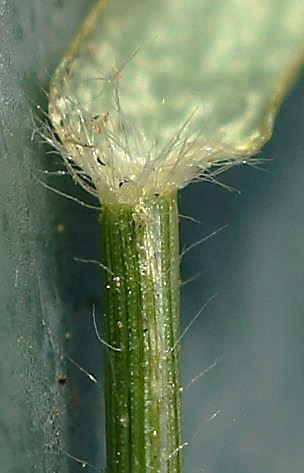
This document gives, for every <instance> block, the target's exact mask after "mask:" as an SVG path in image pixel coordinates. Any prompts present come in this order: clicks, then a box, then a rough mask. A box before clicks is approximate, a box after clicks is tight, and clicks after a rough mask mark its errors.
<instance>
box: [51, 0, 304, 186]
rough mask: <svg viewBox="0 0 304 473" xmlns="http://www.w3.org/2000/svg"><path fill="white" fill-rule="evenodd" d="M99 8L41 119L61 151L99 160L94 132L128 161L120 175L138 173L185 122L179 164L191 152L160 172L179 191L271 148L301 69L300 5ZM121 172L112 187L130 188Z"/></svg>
mask: <svg viewBox="0 0 304 473" xmlns="http://www.w3.org/2000/svg"><path fill="white" fill-rule="evenodd" d="M105 3H107V2H104V1H99V2H97V4H96V6H95V7H94V9H93V10H92V13H91V16H90V17H89V18H88V20H87V22H86V24H85V25H84V27H83V28H82V30H81V32H80V34H79V35H78V37H77V38H76V39H75V40H74V42H73V43H72V46H71V48H70V49H69V51H68V52H67V54H66V56H65V58H64V60H63V62H62V63H61V65H60V66H59V68H58V69H57V73H56V74H55V76H54V78H53V82H52V87H51V101H50V114H51V118H52V121H53V123H54V125H55V127H56V129H57V131H58V133H59V136H60V137H61V138H62V140H63V141H65V140H66V141H68V140H69V138H71V137H72V138H73V140H74V144H75V141H80V142H81V143H84V140H85V143H86V145H87V144H90V143H93V144H94V146H96V148H99V149H100V148H102V147H103V146H104V136H103V133H102V131H101V128H103V127H104V128H107V131H108V132H110V133H111V136H112V137H114V139H115V140H117V143H119V146H118V148H119V147H124V148H125V149H126V148H127V153H126V152H125V154H128V156H130V155H131V156H132V159H131V160H127V161H128V163H127V166H128V167H129V168H130V167H132V165H133V167H134V163H135V162H136V165H137V166H139V165H140V162H141V160H142V161H144V164H143V166H144V165H146V161H145V158H143V155H149V158H150V157H152V160H154V162H156V161H157V158H158V157H159V155H160V154H159V153H160V152H162V151H163V150H164V149H166V146H167V144H168V143H169V142H170V140H171V139H172V137H174V136H177V135H178V130H180V128H181V127H182V126H183V124H184V123H185V122H186V121H187V120H189V121H188V122H187V125H186V128H185V129H184V130H183V134H182V135H181V136H178V139H179V138H181V140H180V141H179V143H178V146H177V154H178V153H179V158H180V157H181V149H182V146H183V144H184V142H185V140H186V141H187V143H192V144H195V145H194V148H193V149H192V152H188V150H187V152H185V153H184V156H183V160H180V161H179V164H180V162H181V161H183V162H182V165H181V166H176V161H174V160H172V157H171V156H170V157H169V158H167V161H166V163H165V165H164V166H167V167H168V168H170V166H171V165H172V169H171V170H170V172H171V171H172V172H173V168H174V172H175V170H176V168H178V169H179V168H180V167H182V169H181V170H180V169H179V170H178V172H176V173H175V174H176V176H175V179H176V182H177V184H178V185H184V184H185V183H186V182H187V180H188V179H191V178H192V177H194V176H195V175H196V174H197V173H198V172H202V171H203V170H204V169H205V168H207V167H208V166H209V165H210V164H211V163H213V162H216V161H222V160H223V159H233V158H235V159H238V160H239V159H240V155H242V156H247V155H252V154H254V153H255V152H257V151H258V150H259V149H260V148H261V147H262V145H263V144H264V143H265V142H266V141H267V140H268V139H269V138H270V136H271V132H272V127H273V120H274V116H275V113H276V110H277V107H278V105H279V104H280V102H281V99H282V98H283V95H284V93H285V92H286V90H287V88H288V86H289V84H290V82H291V81H292V79H293V77H294V75H295V73H296V71H297V70H298V69H299V66H300V64H301V59H302V55H303V51H304V2H303V1H298V0H291V1H289V2H287V1H285V0H256V1H255V2H254V3H253V2H251V1H250V0H247V1H246V0H217V1H208V0H191V1H189V2H184V1H181V0H174V1H173V0H166V1H158V0H157V1H156V0H153V1H151V0H144V1H141V2H139V1H138V0H132V1H129V2H125V1H122V0H114V1H110V2H108V4H107V5H106V8H104V5H105ZM75 104H76V106H75ZM80 109H81V110H83V119H84V120H85V121H86V129H85V130H83V129H82V125H81V124H80V125H79V126H78V124H79V122H80V121H81V120H80V117H79V110H80ZM96 116H98V117H99V118H98V120H102V118H101V119H100V117H104V118H103V121H102V122H100V121H99V123H98V128H99V129H98V132H96V124H94V125H91V124H90V123H92V121H93V117H96ZM105 117H106V118H105ZM88 123H89V125H88ZM122 123H123V126H122ZM72 128H73V129H72ZM177 141H178V140H177ZM174 146H175V145H174ZM125 149H124V151H125ZM170 151H171V150H170ZM72 154H73V153H72ZM164 154H165V153H164ZM168 154H170V153H168ZM111 159H113V158H111ZM105 160H107V157H106V158H105ZM108 160H109V159H108ZM76 161H77V159H76ZM78 164H79V162H78ZM80 164H81V165H82V164H83V163H82V161H81V163H80ZM125 166H126V165H124V164H123V163H120V164H119V166H116V167H119V170H120V178H123V177H124V176H125V175H127V176H128V177H129V178H130V179H132V175H131V174H132V173H133V175H136V170H135V171H134V169H132V170H131V171H129V174H130V175H129V174H128V169H126V168H125ZM85 171H87V169H85ZM88 174H89V175H90V171H89V172H88ZM145 179H146V180H147V175H145ZM166 179H167V180H168V176H167V177H166ZM154 180H155V179H154ZM97 187H98V186H97Z"/></svg>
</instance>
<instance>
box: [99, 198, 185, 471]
mask: <svg viewBox="0 0 304 473" xmlns="http://www.w3.org/2000/svg"><path fill="white" fill-rule="evenodd" d="M102 227H103V239H104V244H105V264H106V266H107V268H108V271H107V276H106V303H107V306H106V314H105V324H104V325H105V336H106V341H107V343H109V344H111V346H112V347H113V348H112V349H111V348H107V352H106V388H105V397H106V431H107V432H106V436H107V473H180V472H181V444H182V442H181V427H180V425H181V414H180V411H181V400H180V394H181V387H180V378H179V354H178V351H179V347H178V337H179V285H180V278H179V235H178V208H177V197H176V194H175V193H174V194H173V195H169V196H167V197H160V196H155V197H154V198H153V199H150V200H147V201H140V202H139V203H138V204H136V205H134V207H132V208H130V207H126V206H119V205H117V206H113V205H111V206H110V207H107V206H106V205H104V207H103V214H102Z"/></svg>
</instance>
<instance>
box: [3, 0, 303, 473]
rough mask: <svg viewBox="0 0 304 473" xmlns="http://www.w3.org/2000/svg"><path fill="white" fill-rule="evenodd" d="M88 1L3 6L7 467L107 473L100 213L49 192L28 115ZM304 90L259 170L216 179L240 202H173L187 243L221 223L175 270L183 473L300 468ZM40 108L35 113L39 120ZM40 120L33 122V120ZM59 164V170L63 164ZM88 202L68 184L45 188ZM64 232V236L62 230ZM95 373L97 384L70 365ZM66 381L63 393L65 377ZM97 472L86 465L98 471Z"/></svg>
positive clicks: (47, 161)
mask: <svg viewBox="0 0 304 473" xmlns="http://www.w3.org/2000/svg"><path fill="white" fill-rule="evenodd" d="M90 3H91V2H90V1H88V0H73V1H69V2H68V1H65V0H45V1H44V2H40V1H39V0H26V1H24V2H21V1H19V0H10V1H7V0H0V196H1V210H0V268H1V271H0V316H1V322H0V347H1V348H0V377H1V397H0V455H1V468H0V471H1V472H2V471H3V472H7V473H17V472H18V473H20V472H22V473H23V472H31V473H32V472H40V473H67V472H69V473H70V472H73V473H75V472H78V471H83V470H82V469H81V464H80V463H77V462H76V461H75V460H72V459H70V458H69V457H68V455H67V454H71V455H74V456H76V457H78V458H80V459H86V460H87V461H89V462H90V463H92V464H93V465H96V466H97V468H98V469H99V468H101V467H102V466H103V465H104V458H103V455H104V433H103V427H102V425H103V415H102V409H103V401H102V386H103V376H102V347H101V346H100V344H99V343H98V341H97V339H96V335H95V333H94V330H93V325H92V319H91V315H90V314H91V308H92V304H93V303H96V304H97V309H98V314H100V313H101V312H102V296H101V286H102V281H101V274H100V272H99V271H98V268H97V267H96V266H95V265H93V264H84V263H80V262H76V261H75V260H74V257H79V258H94V259H99V258H100V256H99V255H100V248H99V247H100V241H99V240H100V238H99V233H100V232H99V226H98V224H97V219H96V217H97V215H96V212H94V211H90V210H87V209H84V208H82V207H80V206H78V205H77V204H75V203H73V202H71V201H68V200H67V199H64V198H62V197H59V196H56V195H54V194H53V193H51V192H49V191H47V190H46V189H45V188H43V187H42V186H41V185H40V184H39V183H38V182H37V180H35V177H38V178H42V179H45V176H44V175H43V174H42V173H41V171H40V170H41V169H50V168H51V167H56V163H57V162H59V158H56V157H54V156H51V155H48V154H47V153H46V152H47V149H46V148H45V147H43V146H41V145H40V144H39V140H37V139H36V141H35V140H34V141H31V134H32V131H33V129H34V125H33V122H32V113H33V110H34V108H35V105H36V104H41V106H42V107H44V109H45V107H46V97H45V95H44V92H43V89H47V86H48V81H49V74H50V73H51V72H52V70H53V68H54V67H55V65H56V64H57V62H58V61H59V60H60V57H61V55H62V53H63V52H64V50H65V48H66V46H67V44H68V42H69V40H70V39H71V37H72V36H73V33H74V32H75V30H76V28H77V26H78V25H79V23H80V21H81V19H82V18H83V15H84V12H85V11H86V9H87V7H88V5H89V4H90ZM303 92H304V86H303V81H302V82H301V83H298V84H297V85H296V87H295V88H294V89H293V91H292V92H291V93H290V94H289V96H288V98H287V100H286V102H285V104H284V105H283V107H282V109H281V112H280V114H279V117H278V119H277V121H276V127H275V132H274V137H273V140H272V141H271V143H270V144H269V145H268V146H267V147H266V148H265V149H264V151H263V153H261V157H263V158H265V159H266V161H265V162H264V163H263V165H262V167H263V168H264V169H265V171H263V170H256V169H253V168H249V167H246V166H244V167H239V168H235V169H233V170H231V171H230V172H229V173H226V174H225V175H224V176H222V181H224V182H225V183H226V184H229V185H231V186H232V187H234V188H235V189H236V190H237V191H238V192H227V191H226V190H223V189H221V188H219V187H216V186H214V185H210V184H206V183H202V184H196V185H191V186H189V187H188V188H187V189H185V190H184V191H183V192H182V193H181V196H180V207H181V213H182V214H184V215H187V216H191V217H193V218H194V219H197V220H199V221H200V222H201V223H193V222H191V221H188V220H186V219H182V221H181V238H182V246H187V245H190V244H192V243H194V242H196V241H197V240H199V239H200V238H201V237H203V236H204V235H208V234H209V233H210V232H212V231H214V230H215V229H217V228H219V227H221V226H223V225H224V224H227V225H228V226H227V227H226V228H225V229H224V230H222V231H221V232H219V233H218V234H217V235H216V236H214V237H213V238H212V239H210V240H208V241H206V242H205V243H203V244H202V245H200V246H198V247H196V248H195V249H193V251H192V252H189V253H188V254H187V255H186V256H185V257H184V260H183V266H182V274H183V279H184V280H187V279H188V278H191V277H192V276H194V275H195V274H197V273H200V277H199V278H198V279H196V280H194V281H192V282H189V283H188V284H186V285H184V286H183V289H182V326H183V327H185V326H186V325H187V323H189V322H190V321H191V319H192V318H193V317H194V316H195V314H196V313H197V311H198V310H199V309H200V308H201V306H202V304H204V303H205V302H206V300H207V299H208V298H209V297H210V296H212V295H213V294H216V297H215V298H214V299H213V300H212V301H211V302H210V304H209V305H208V306H207V308H206V309H205V310H204V311H203V313H202V314H201V316H200V317H199V319H198V320H197V321H196V322H195V324H194V325H193V327H192V328H191V329H190V330H189V331H188V333H187V334H186V336H185V337H184V339H183V355H182V364H183V381H184V384H185V385H188V384H189V383H191V380H192V379H194V378H195V377H196V376H197V375H198V374H199V373H201V372H202V371H203V370H205V369H206V368H208V367H210V366H212V365H214V364H215V366H214V367H213V368H212V369H210V371H208V372H207V373H206V374H204V375H203V376H201V377H199V378H198V379H197V381H196V382H193V383H192V384H191V386H190V387H189V388H188V389H187V390H185V393H184V433H185V440H186V441H188V442H189V443H190V445H189V446H187V447H185V456H186V465H185V472H186V473H201V472H204V473H256V472H259V473H286V472H287V471H288V472H299V471H302V470H303V466H304V453H303V442H304V409H303V404H304V375H303V373H304V368H303V359H304V343H303V341H304V329H303V328H304V323H303V321H302V318H303V313H304V309H303V307H304V291H303V287H302V285H303V279H304V278H303V267H304V245H303V242H304V227H303V217H304V215H303V214H304V206H303V198H304V192H303V174H302V171H303V172H304V164H303V152H304V134H303V123H304V95H303ZM34 113H35V112H34ZM35 114H36V113H35ZM57 160H58V161H57ZM48 182H50V183H52V184H53V185H54V186H55V187H56V188H59V189H61V190H63V191H65V192H67V193H70V194H74V195H78V196H80V197H81V198H83V199H88V197H87V196H86V195H85V194H84V193H82V192H81V191H80V190H78V189H76V188H75V186H74V185H73V184H72V183H71V182H70V179H69V178H52V179H49V180H48ZM58 224H63V225H64V231H62V232H60V231H58V229H59V230H60V229H62V228H63V227H60V226H59V227H58ZM65 355H68V356H69V357H71V358H72V359H73V360H75V361H76V362H77V363H79V364H80V365H81V366H82V367H84V368H86V369H87V370H88V371H90V372H92V373H94V374H95V376H96V377H97V379H98V383H97V384H95V383H92V382H91V381H90V380H89V379H88V377H86V376H85V375H84V374H83V373H82V372H81V371H80V370H79V369H77V368H76V367H75V366H74V365H73V364H72V363H71V362H70V361H69V360H68V359H67V358H66V357H65ZM65 375H67V383H65V384H60V383H59V382H58V380H59V378H62V377H63V376H65ZM92 471H94V470H92Z"/></svg>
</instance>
